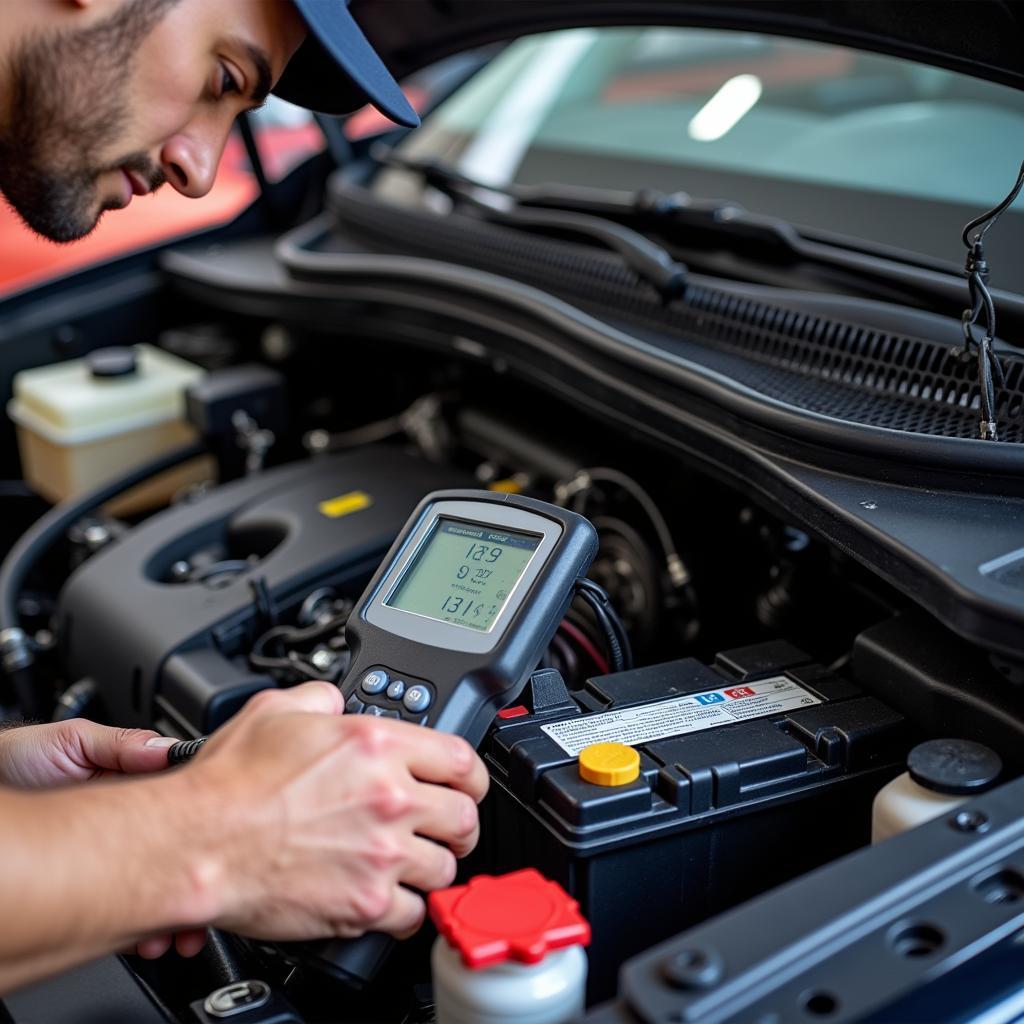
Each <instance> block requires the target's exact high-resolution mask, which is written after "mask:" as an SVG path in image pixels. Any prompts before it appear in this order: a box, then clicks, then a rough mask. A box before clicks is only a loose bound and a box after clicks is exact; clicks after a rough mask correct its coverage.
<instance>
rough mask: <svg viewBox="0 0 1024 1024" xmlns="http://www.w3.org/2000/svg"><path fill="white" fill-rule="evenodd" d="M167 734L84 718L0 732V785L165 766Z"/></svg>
mask: <svg viewBox="0 0 1024 1024" xmlns="http://www.w3.org/2000/svg"><path fill="white" fill-rule="evenodd" d="M174 742H175V741H174V739H173V738H171V737H169V736H160V735H158V734H157V733H155V732H153V731H152V730H150V729H113V728H111V727H110V726H106V725H98V724H97V723H96V722H90V721H88V720H86V719H84V718H72V719H70V720H68V721H66V722H53V723H49V724H46V725H22V726H16V727H14V728H11V729H4V730H3V731H0V783H2V784H4V785H8V786H14V787H17V788H19V789H46V788H50V787H53V786H64V785H67V784H69V783H73V782H86V781H88V780H89V779H95V778H99V777H101V776H105V775H118V774H126V775H127V774H136V773H139V772H155V771H159V770H160V769H161V768H166V767H167V750H168V748H169V747H171V746H172V745H173V744H174Z"/></svg>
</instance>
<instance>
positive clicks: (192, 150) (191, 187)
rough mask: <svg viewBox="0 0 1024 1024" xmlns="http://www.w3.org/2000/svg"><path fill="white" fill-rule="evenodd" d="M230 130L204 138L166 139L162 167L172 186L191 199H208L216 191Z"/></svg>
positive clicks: (187, 135)
mask: <svg viewBox="0 0 1024 1024" xmlns="http://www.w3.org/2000/svg"><path fill="white" fill-rule="evenodd" d="M230 130H231V128H230V125H228V127H227V128H226V129H220V128H218V130H217V131H210V132H204V133H201V134H200V133H197V132H180V133H178V134H177V135H172V136H171V137H170V138H169V139H167V141H166V142H165V143H164V144H163V146H162V147H161V149H160V166H161V168H162V169H163V172H164V174H166V175H167V181H168V182H169V183H170V185H171V186H172V187H173V188H174V189H175V190H177V191H178V192H180V193H181V194H182V195H183V196H188V197H189V198H190V199H200V198H201V197H202V196H205V195H206V193H207V192H209V191H210V189H211V188H212V187H213V181H214V178H215V177H216V176H217V165H218V164H219V163H220V157H221V153H223V152H224V145H225V143H226V142H227V137H228V132H229V131H230Z"/></svg>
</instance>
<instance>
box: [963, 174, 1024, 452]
mask: <svg viewBox="0 0 1024 1024" xmlns="http://www.w3.org/2000/svg"><path fill="white" fill-rule="evenodd" d="M1022 187H1024V163H1021V165H1020V170H1019V171H1018V172H1017V180H1016V182H1015V183H1014V186H1013V188H1012V189H1011V190H1010V192H1009V194H1008V195H1007V196H1006V198H1005V199H1004V200H1003V201H1002V202H1001V203H999V204H998V205H996V206H994V207H993V208H992V209H991V210H989V211H988V212H987V213H983V214H982V215H981V216H980V217H975V219H974V220H972V221H971V222H970V223H969V224H967V225H966V226H965V227H964V230H963V235H962V236H961V237H962V238H963V243H964V246H965V247H966V248H967V259H966V261H965V263H964V273H965V274H966V275H967V290H968V293H969V295H970V302H971V304H970V306H969V307H968V308H967V309H965V310H964V313H963V331H964V351H965V352H967V353H970V354H973V355H974V356H975V358H976V359H977V362H978V386H979V388H980V390H981V423H980V436H981V439H982V440H983V441H998V440H999V429H998V425H997V423H996V395H995V389H996V387H997V386H998V387H1005V386H1006V379H1005V377H1004V375H1003V367H1002V364H1001V363H1000V362H999V357H998V356H997V355H996V353H995V350H994V349H993V347H992V346H993V342H994V341H995V337H996V307H995V303H994V302H993V301H992V293H991V292H990V291H989V288H988V282H989V265H988V261H987V260H986V258H985V235H986V234H987V233H988V231H989V230H990V229H991V227H992V225H993V224H995V222H996V221H997V220H999V218H1000V217H1001V216H1002V215H1003V213H1004V212H1005V211H1006V210H1007V209H1009V207H1010V206H1012V205H1013V202H1014V200H1015V199H1016V198H1017V196H1018V195H1019V194H1020V190H1021V188H1022ZM971 232H974V235H973V236H972V234H971Z"/></svg>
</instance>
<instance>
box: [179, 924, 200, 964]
mask: <svg viewBox="0 0 1024 1024" xmlns="http://www.w3.org/2000/svg"><path fill="white" fill-rule="evenodd" d="M205 945H206V929H205V928H190V929H189V930H188V931H184V932H178V933H177V935H175V936H174V948H175V949H176V950H177V951H178V956H183V957H186V958H188V957H193V956H196V955H197V954H198V953H200V952H201V951H202V948H203V946H205Z"/></svg>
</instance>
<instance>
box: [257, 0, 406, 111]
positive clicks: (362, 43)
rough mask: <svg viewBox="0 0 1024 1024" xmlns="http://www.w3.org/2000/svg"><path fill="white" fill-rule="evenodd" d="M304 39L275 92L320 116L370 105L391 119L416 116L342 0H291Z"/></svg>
mask: <svg viewBox="0 0 1024 1024" xmlns="http://www.w3.org/2000/svg"><path fill="white" fill-rule="evenodd" d="M293 2H294V4H295V6H296V7H297V8H298V10H299V13H300V14H301V15H302V17H303V19H304V20H305V22H306V25H307V26H308V28H309V38H308V39H306V41H305V42H304V43H303V44H302V46H300V47H299V49H298V52H297V53H296V54H295V56H294V57H292V59H291V60H290V61H289V62H288V66H287V67H286V68H285V70H284V73H283V74H282V75H281V78H280V80H279V81H278V83H277V85H276V86H275V87H274V94H275V95H276V96H280V97H281V99H283V100H288V102H289V103H295V104H297V105H298V106H300V107H307V108H308V109H310V110H315V111H318V112H319V113H323V114H347V113H350V112H351V111H353V110H356V109H357V108H358V107H361V106H362V105H363V104H365V103H371V104H373V106H375V107H376V108H377V109H378V110H379V111H380V112H381V113H382V114H384V115H385V116H387V117H390V118H391V120H392V121H395V122H397V123H398V124H401V125H405V126H406V127H408V128H415V127H416V126H417V125H418V124H419V123H420V119H419V117H418V116H417V114H416V111H415V110H413V108H412V105H411V104H410V103H409V101H408V100H407V99H406V98H405V94H404V93H403V92H402V90H401V88H400V87H399V85H398V83H397V82H396V81H395V80H394V78H393V77H392V76H391V72H390V71H388V69H387V68H386V67H385V66H384V62H383V61H382V60H381V59H380V57H378V56H377V53H376V51H375V50H374V49H373V47H372V46H371V45H370V43H369V41H368V40H367V38H366V36H364V35H363V31H362V29H361V28H360V27H359V26H358V25H357V24H356V21H355V19H354V18H353V17H352V15H351V14H350V13H349V10H348V6H347V5H346V3H345V0H293Z"/></svg>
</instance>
